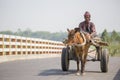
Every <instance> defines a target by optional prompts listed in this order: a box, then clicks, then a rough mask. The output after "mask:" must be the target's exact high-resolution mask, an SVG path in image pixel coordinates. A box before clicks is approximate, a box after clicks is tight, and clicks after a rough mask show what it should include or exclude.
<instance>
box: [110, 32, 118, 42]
mask: <svg viewBox="0 0 120 80" xmlns="http://www.w3.org/2000/svg"><path fill="white" fill-rule="evenodd" d="M119 38H120V36H119V35H118V33H117V32H116V31H115V30H113V31H112V34H111V41H113V42H118V41H119Z"/></svg>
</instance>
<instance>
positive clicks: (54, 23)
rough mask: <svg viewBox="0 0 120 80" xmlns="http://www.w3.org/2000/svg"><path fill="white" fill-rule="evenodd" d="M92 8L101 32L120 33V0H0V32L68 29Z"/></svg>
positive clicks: (94, 18)
mask: <svg viewBox="0 0 120 80" xmlns="http://www.w3.org/2000/svg"><path fill="white" fill-rule="evenodd" d="M85 11H89V12H90V14H91V22H93V23H94V24H95V27H96V31H97V32H98V33H101V32H103V30H104V29H107V31H108V32H111V31H113V30H116V31H119V32H120V0H0V31H3V30H12V31H17V30H18V29H19V28H20V29H21V30H26V29H28V28H29V29H31V30H32V31H49V32H59V31H62V32H66V31H67V28H69V29H73V28H75V27H78V25H79V23H80V22H82V21H84V16H83V15H84V13H85Z"/></svg>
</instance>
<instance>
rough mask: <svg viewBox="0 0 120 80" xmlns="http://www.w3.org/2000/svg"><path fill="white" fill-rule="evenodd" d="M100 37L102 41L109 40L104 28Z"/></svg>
mask: <svg viewBox="0 0 120 80" xmlns="http://www.w3.org/2000/svg"><path fill="white" fill-rule="evenodd" d="M101 38H102V40H103V41H107V42H109V35H108V32H107V30H106V29H105V30H104V31H103V32H102V35H101Z"/></svg>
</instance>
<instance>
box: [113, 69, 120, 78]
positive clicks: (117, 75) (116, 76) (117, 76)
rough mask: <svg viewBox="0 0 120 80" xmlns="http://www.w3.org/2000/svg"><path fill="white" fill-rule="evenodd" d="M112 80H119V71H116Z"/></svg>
mask: <svg viewBox="0 0 120 80" xmlns="http://www.w3.org/2000/svg"><path fill="white" fill-rule="evenodd" d="M113 80H120V69H119V70H118V72H117V74H116V75H115V77H114V79H113Z"/></svg>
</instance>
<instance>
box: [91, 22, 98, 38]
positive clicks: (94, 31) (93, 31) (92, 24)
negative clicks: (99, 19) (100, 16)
mask: <svg viewBox="0 0 120 80" xmlns="http://www.w3.org/2000/svg"><path fill="white" fill-rule="evenodd" d="M96 34H97V33H96V29H95V25H94V23H91V34H90V35H91V36H95V35H96Z"/></svg>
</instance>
